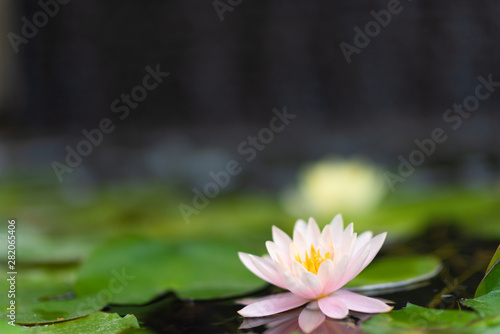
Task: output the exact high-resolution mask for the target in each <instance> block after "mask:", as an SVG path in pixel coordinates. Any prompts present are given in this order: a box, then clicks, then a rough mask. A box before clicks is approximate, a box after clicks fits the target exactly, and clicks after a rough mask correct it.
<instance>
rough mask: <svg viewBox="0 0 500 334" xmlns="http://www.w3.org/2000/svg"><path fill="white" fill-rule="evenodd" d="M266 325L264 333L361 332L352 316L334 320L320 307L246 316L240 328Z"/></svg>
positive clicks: (354, 333)
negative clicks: (260, 315)
mask: <svg viewBox="0 0 500 334" xmlns="http://www.w3.org/2000/svg"><path fill="white" fill-rule="evenodd" d="M302 311H305V312H302ZM260 326H266V328H267V330H266V331H265V332H264V334H291V333H297V332H298V333H311V334H359V333H362V330H361V328H359V327H357V326H356V324H355V323H354V321H353V320H352V319H350V318H346V319H344V320H334V319H332V318H328V317H325V315H324V314H323V313H322V312H321V311H320V310H319V309H311V308H308V307H302V308H299V309H295V310H293V311H289V312H284V313H280V314H277V315H273V316H269V317H262V318H245V319H244V320H243V323H242V324H241V326H240V329H248V328H255V327H260Z"/></svg>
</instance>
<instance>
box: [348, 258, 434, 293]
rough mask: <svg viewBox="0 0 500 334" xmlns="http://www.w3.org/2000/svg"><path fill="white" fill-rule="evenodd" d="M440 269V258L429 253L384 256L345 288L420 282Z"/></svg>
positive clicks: (359, 289) (366, 288)
mask: <svg viewBox="0 0 500 334" xmlns="http://www.w3.org/2000/svg"><path fill="white" fill-rule="evenodd" d="M440 271H441V260H440V259H438V258H436V257H434V256H430V255H411V256H397V257H386V258H381V259H378V260H375V261H373V263H371V264H369V265H368V267H366V269H365V270H363V271H362V272H361V273H360V274H359V275H358V276H356V277H355V278H354V279H353V280H352V281H350V282H349V283H348V284H346V288H349V289H350V290H353V291H367V290H378V289H393V288H397V287H402V286H407V285H410V284H414V283H418V282H422V281H425V280H428V279H430V278H432V277H434V276H436V275H437V274H438V273H439V272H440Z"/></svg>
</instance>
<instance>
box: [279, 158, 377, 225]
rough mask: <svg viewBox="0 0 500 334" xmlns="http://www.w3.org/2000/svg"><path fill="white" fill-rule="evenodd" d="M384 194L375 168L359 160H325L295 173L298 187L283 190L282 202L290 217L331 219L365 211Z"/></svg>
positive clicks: (374, 205)
mask: <svg viewBox="0 0 500 334" xmlns="http://www.w3.org/2000/svg"><path fill="white" fill-rule="evenodd" d="M386 192H387V186H386V183H385V179H384V177H383V172H382V170H380V169H379V168H378V167H377V166H375V165H373V164H371V163H369V162H367V161H365V160H361V159H349V160H346V159H335V158H327V159H324V160H322V161H319V162H317V163H314V164H312V165H309V166H306V167H305V168H304V169H303V170H302V171H301V172H299V175H298V184H297V185H296V186H294V187H291V188H288V189H286V190H285V191H284V193H283V195H282V201H283V204H284V206H285V209H286V210H287V211H288V212H289V213H291V214H292V215H299V216H300V215H304V214H305V215H314V216H317V217H327V216H329V217H331V216H332V215H333V214H334V213H336V212H343V213H347V214H351V213H356V214H359V213H366V212H369V211H371V210H372V209H374V208H375V207H376V206H377V205H378V204H379V203H380V202H381V200H382V199H383V197H384V195H385V194H386Z"/></svg>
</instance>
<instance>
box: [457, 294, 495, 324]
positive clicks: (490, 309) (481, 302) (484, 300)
mask: <svg viewBox="0 0 500 334" xmlns="http://www.w3.org/2000/svg"><path fill="white" fill-rule="evenodd" d="M461 303H462V304H464V305H465V306H468V307H470V308H473V309H474V310H476V311H477V312H478V313H479V314H480V315H481V316H482V317H488V316H495V315H500V291H498V290H497V291H491V292H490V293H487V294H485V295H482V296H480V297H477V298H473V299H467V300H464V301H462V302H461Z"/></svg>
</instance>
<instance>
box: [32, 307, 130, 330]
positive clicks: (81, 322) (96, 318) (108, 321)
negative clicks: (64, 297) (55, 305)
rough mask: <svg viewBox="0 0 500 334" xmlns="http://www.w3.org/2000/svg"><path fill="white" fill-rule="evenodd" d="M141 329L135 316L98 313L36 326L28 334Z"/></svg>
mask: <svg viewBox="0 0 500 334" xmlns="http://www.w3.org/2000/svg"><path fill="white" fill-rule="evenodd" d="M132 328H139V323H138V322H137V319H136V317H135V316H134V315H132V314H128V315H126V316H125V317H123V318H122V317H120V316H119V315H118V314H116V313H113V314H111V313H103V312H97V313H94V314H91V315H89V316H87V317H84V318H80V319H76V320H72V321H65V322H61V323H57V324H53V325H45V326H35V327H31V328H29V330H28V331H27V332H28V333H31V332H33V333H37V334H39V333H40V334H44V333H47V334H57V333H61V334H64V333H103V334H114V333H117V334H118V333H122V332H123V331H124V330H127V329H132Z"/></svg>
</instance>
